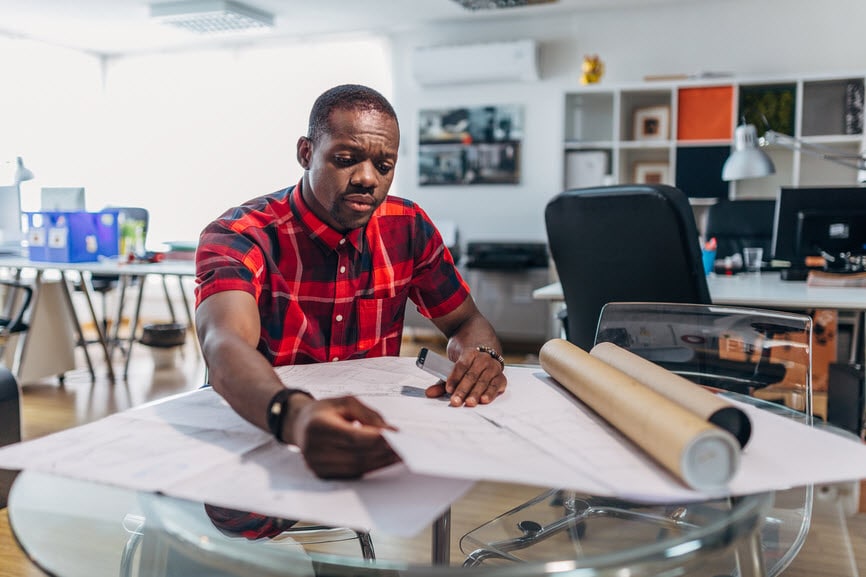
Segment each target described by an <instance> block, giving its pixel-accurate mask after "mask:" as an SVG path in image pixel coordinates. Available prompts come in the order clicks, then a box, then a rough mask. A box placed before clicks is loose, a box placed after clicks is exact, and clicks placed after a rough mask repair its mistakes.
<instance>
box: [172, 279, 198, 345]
mask: <svg viewBox="0 0 866 577" xmlns="http://www.w3.org/2000/svg"><path fill="white" fill-rule="evenodd" d="M175 276H177V288H178V289H179V290H180V300H181V301H182V302H183V309H184V310H185V311H186V321H187V323H188V324H187V327H189V329H190V330H192V339H193V341H194V344H195V350H196V351H198V354H199V356H201V344H200V343H199V342H198V333H196V330H195V317H194V316H193V313H192V308H191V307H190V306H189V300H188V299H187V298H186V293H185V292H184V290H183V275H175Z"/></svg>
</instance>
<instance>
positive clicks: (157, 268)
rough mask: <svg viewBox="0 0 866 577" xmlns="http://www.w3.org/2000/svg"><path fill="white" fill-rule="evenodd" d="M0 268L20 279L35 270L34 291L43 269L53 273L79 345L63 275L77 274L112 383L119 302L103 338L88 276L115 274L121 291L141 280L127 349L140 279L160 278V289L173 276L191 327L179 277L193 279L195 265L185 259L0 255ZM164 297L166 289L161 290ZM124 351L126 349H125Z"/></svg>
mask: <svg viewBox="0 0 866 577" xmlns="http://www.w3.org/2000/svg"><path fill="white" fill-rule="evenodd" d="M0 268H6V269H10V270H14V271H16V273H15V274H16V275H19V276H20V271H21V270H23V269H29V270H35V271H36V289H37V290H38V287H39V285H40V283H41V280H42V274H43V273H44V272H45V271H46V270H56V271H58V272H59V273H60V276H61V279H62V280H63V281H64V282H62V283H61V286H62V287H63V289H64V290H63V292H64V295H65V300H66V301H67V305H68V306H69V309H70V311H71V313H72V317H73V321H74V326H75V330H76V332H77V335H76V336H77V338H78V340H79V342H84V337H83V333H82V329H81V323H80V322H79V320H78V317H77V315H76V313H75V307H74V305H73V303H72V296H71V294H70V293H69V289H68V286H67V282H66V281H67V280H68V279H67V276H66V274H67V273H68V272H70V271H72V272H75V273H76V274H78V275H79V278H80V280H81V292H82V294H83V295H84V299H85V301H86V302H87V307H88V310H89V312H90V316H91V319H92V321H93V324H94V325H95V328H96V331H97V335H98V340H99V344H100V346H101V348H102V352H103V355H104V356H105V364H106V370H107V372H108V377H109V379H111V380H112V382H113V381H114V378H115V377H114V369H113V368H112V365H111V354H112V346H111V345H112V343H114V342H116V341H117V336H118V328H119V325H120V320H121V317H122V312H123V311H122V307H123V300H122V299H120V300H119V302H118V309H117V314H116V317H115V322H114V323H113V327H112V332H113V334H112V336H111V337H109V335H106V334H104V333H103V330H102V323H101V322H100V319H99V317H98V315H97V314H96V309H95V307H94V306H93V299H92V297H91V292H92V287H91V285H90V277H91V275H94V274H106V275H118V276H119V277H120V283H121V284H120V290H121V291H123V290H125V288H126V286H127V285H128V284H129V282H130V280H131V279H133V278H141V279H142V283H141V287H142V288H141V290H139V292H138V299H137V302H136V307H135V313H134V315H133V317H132V326H131V327H130V335H129V337H128V347H131V346H132V343H133V341H134V339H135V331H136V330H137V328H138V321H139V315H140V312H141V302H142V296H143V293H144V282H143V281H144V279H145V278H146V277H147V276H148V275H151V274H154V275H159V276H161V277H162V281H163V287H166V285H165V282H166V280H165V279H166V277H170V276H173V277H176V278H177V279H178V285H179V286H180V289H181V290H180V294H181V298H182V299H183V304H184V309H185V310H186V316H187V321H188V322H189V326H190V327H193V326H195V325H194V319H193V314H192V309H191V307H190V304H189V302H188V301H187V298H186V295H185V294H184V292H183V286H182V284H181V280H182V279H183V277H192V276H195V262H194V261H191V260H190V261H185V260H177V261H162V262H158V263H126V262H123V263H121V262H119V261H117V260H104V261H99V262H81V263H63V262H40V261H31V260H30V259H27V258H24V257H16V256H0ZM165 290H166V294H167V291H168V289H167V287H166V288H165ZM167 302H168V303H169V307H171V301H170V300H168V299H167ZM170 312H171V316H172V317H173V318H174V310H173V309H171V310H170ZM26 338H27V334H26V333H25V335H24V339H26ZM23 346H24V342H23V341H21V342H19V348H22V347H23ZM83 348H84V356H85V359H86V361H87V365H88V368H89V369H90V373H91V376H94V370H93V363H92V362H91V359H90V355H89V353H88V351H87V347H86V346H85V347H83ZM127 350H129V349H128V348H127ZM129 357H130V355H129V354H127V355H126V361H125V364H124V377H126V375H127V373H128V370H129Z"/></svg>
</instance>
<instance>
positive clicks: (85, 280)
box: [60, 271, 114, 383]
mask: <svg viewBox="0 0 866 577" xmlns="http://www.w3.org/2000/svg"><path fill="white" fill-rule="evenodd" d="M60 274H61V276H63V277H64V279H63V280H64V287H63V289H64V290H65V291H66V292H67V294H68V292H69V291H68V289H67V288H66V284H65V281H66V278H65V275H64V273H63V271H61V272H60ZM78 280H79V284H80V285H81V294H83V295H84V300H85V301H87V308H88V309H89V310H90V318H91V319H93V324H94V326H95V327H96V336H97V337H98V338H99V346H100V347H102V354H103V356H104V357H105V365H106V370H107V371H108V378H109V379H111V382H112V383H113V382H114V368H113V367H112V366H111V348H110V347H109V342H108V329H107V328H105V329H104V328H103V327H104V326H105V325H104V323H105V320H106V319H100V318H99V317H98V316H97V315H96V307H94V306H93V297H92V296H91V292H90V289H91V288H93V285H92V284H91V282H90V278H89V277H85V275H84V273H83V272H79V273H78ZM69 298H70V299H71V298H72V297H71V295H70V297H69ZM84 350H85V352H86V351H87V347H86V346H85V347H84ZM85 356H87V355H85ZM88 362H89V361H88Z"/></svg>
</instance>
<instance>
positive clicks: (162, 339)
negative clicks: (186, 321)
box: [140, 323, 186, 370]
mask: <svg viewBox="0 0 866 577" xmlns="http://www.w3.org/2000/svg"><path fill="white" fill-rule="evenodd" d="M140 342H141V344H143V345H146V346H148V347H150V352H151V354H152V355H153V368H154V369H157V370H158V369H168V368H171V367H173V366H174V364H175V359H176V357H177V351H178V349H179V348H180V347H181V346H182V345H183V344H184V343H185V342H186V325H182V324H179V323H154V324H147V325H144V327H143V329H142V334H141V340H140Z"/></svg>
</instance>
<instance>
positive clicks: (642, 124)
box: [634, 106, 671, 140]
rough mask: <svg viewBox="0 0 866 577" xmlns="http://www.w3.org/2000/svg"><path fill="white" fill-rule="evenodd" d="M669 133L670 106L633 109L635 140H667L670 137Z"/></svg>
mask: <svg viewBox="0 0 866 577" xmlns="http://www.w3.org/2000/svg"><path fill="white" fill-rule="evenodd" d="M670 133H671V108H670V106H647V107H644V108H637V109H635V111H634V139H635V140H667V139H669V138H670Z"/></svg>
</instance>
